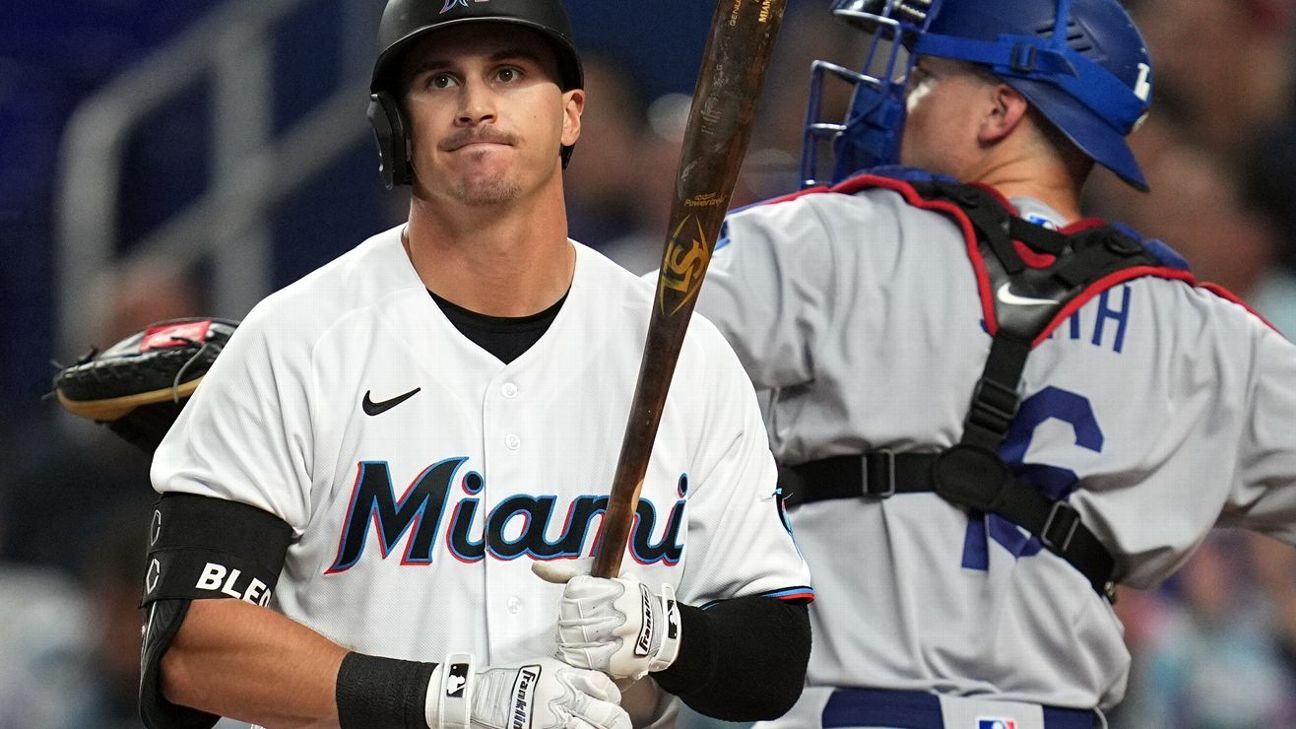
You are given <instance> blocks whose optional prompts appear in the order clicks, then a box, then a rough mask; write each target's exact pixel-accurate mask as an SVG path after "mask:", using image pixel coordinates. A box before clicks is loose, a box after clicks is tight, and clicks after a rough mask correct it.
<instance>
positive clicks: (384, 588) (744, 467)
mask: <svg viewBox="0 0 1296 729" xmlns="http://www.w3.org/2000/svg"><path fill="white" fill-rule="evenodd" d="M380 48H382V52H381V54H380V55H379V57H378V59H377V62H376V64H375V66H374V73H373V82H372V92H373V97H372V103H371V106H370V118H371V121H372V122H373V126H374V128H375V130H376V133H377V137H378V143H379V148H380V152H381V156H382V171H383V173H384V175H385V177H386V181H387V183H388V184H389V186H391V185H403V184H408V185H410V186H411V187H412V199H411V205H410V214H409V220H408V223H406V224H403V225H401V226H399V227H397V228H394V229H392V230H389V231H387V232H384V233H380V234H378V235H376V236H374V237H372V238H370V239H369V240H366V241H364V242H363V243H361V244H360V245H359V246H357V247H356V248H354V249H353V250H351V251H350V252H348V253H346V254H345V255H343V256H341V257H340V258H338V259H337V260H335V261H333V262H331V263H329V264H328V265H326V266H324V267H323V268H321V269H319V270H317V271H315V272H314V273H312V274H311V275H309V276H307V277H306V278H304V279H303V280H301V281H299V282H297V283H295V284H293V285H291V286H289V287H287V288H285V289H284V290H282V291H279V292H277V293H275V294H274V295H272V296H270V297H269V298H267V299H265V300H264V301H262V302H261V303H260V304H258V305H257V306H256V307H255V308H254V309H253V310H252V312H251V313H250V314H249V315H248V316H247V317H246V318H245V319H244V320H243V321H242V323H241V324H240V325H239V327H238V329H237V331H236V332H234V334H233V335H232V336H231V337H230V339H229V341H228V342H227V343H226V344H225V346H224V349H223V351H222V352H221V354H220V356H219V358H218V359H216V360H215V362H214V364H213V365H212V367H211V369H210V370H209V371H208V372H207V373H206V375H205V376H204V378H203V381H202V383H201V385H200V386H198V387H197V389H196V391H195V394H194V395H193V397H192V399H191V400H190V401H189V403H188V404H187V405H186V406H185V407H184V409H183V411H182V412H181V414H180V416H179V418H178V420H177V421H176V423H175V425H174V426H173V427H172V428H171V429H170V431H169V432H168V433H167V435H166V437H165V438H164V439H163V441H162V443H161V444H160V446H159V447H158V450H157V452H156V456H155V459H154V462H153V470H152V478H153V483H154V486H155V488H156V489H157V491H159V492H160V493H161V498H160V500H159V502H158V506H157V509H156V511H155V513H154V514H153V528H152V530H151V533H150V550H149V555H148V560H149V571H148V578H147V583H146V585H145V588H146V594H145V597H144V604H145V607H146V608H147V626H146V635H145V639H144V647H143V668H144V671H143V673H144V675H143V681H142V686H141V704H142V713H143V716H144V718H145V723H146V724H147V725H148V726H150V727H208V726H211V725H212V724H213V723H214V722H215V721H216V719H217V717H218V716H229V717H234V718H237V719H241V720H244V721H249V722H253V723H256V724H259V725H262V726H265V727H342V728H343V729H469V728H473V729H503V728H504V727H527V728H528V729H590V728H591V727H605V728H608V729H627V728H628V727H630V726H631V718H630V717H629V716H628V714H627V711H626V710H625V709H623V708H622V707H621V706H619V705H618V703H619V701H620V698H621V694H620V692H619V690H618V683H616V682H619V684H620V685H621V686H622V687H625V686H627V685H630V682H631V681H633V680H636V679H639V680H640V683H638V684H635V685H636V686H637V687H638V688H639V689H642V688H643V687H644V686H647V687H648V688H649V689H651V692H650V694H649V696H650V698H651V699H652V700H650V701H649V702H648V704H649V706H648V710H647V711H645V712H644V714H645V716H644V718H643V720H642V721H641V722H639V724H640V725H648V724H649V723H651V725H652V726H655V727H669V726H672V725H673V723H674V721H673V713H674V711H675V708H674V701H673V698H672V697H673V696H674V697H679V698H682V699H683V701H685V702H687V703H688V704H690V705H691V706H693V707H694V708H695V709H697V710H698V711H701V712H703V713H706V714H710V715H713V716H717V717H720V718H728V719H737V720H753V719H759V718H772V717H776V716H778V715H780V714H782V713H783V712H784V711H786V710H787V709H788V708H789V707H791V706H792V704H793V703H794V701H795V700H796V697H797V696H798V695H799V693H800V690H801V687H802V685H803V682H804V675H805V674H804V672H805V665H806V661H807V659H808V656H809V647H810V633H809V618H808V615H807V603H808V602H809V601H810V600H811V599H812V597H813V593H812V591H811V590H810V588H809V587H808V584H809V575H808V573H807V569H806V566H805V564H804V562H803V561H802V558H801V556H800V555H799V553H798V552H797V550H796V547H795V545H794V544H793V542H792V538H791V535H790V533H789V531H788V529H787V527H786V524H785V522H784V521H783V519H782V514H781V512H780V503H779V500H778V499H777V498H775V492H776V478H777V470H776V466H775V462H774V459H773V456H772V454H771V452H770V449H769V444H768V436H767V434H766V433H765V430H764V427H763V423H762V419H761V415H760V411H759V407H758V405H757V402H756V396H755V392H754V390H753V388H752V386H751V383H750V381H749V379H748V378H747V377H746V376H745V374H744V372H743V370H742V367H741V364H740V363H739V361H738V359H737V357H736V356H735V355H734V353H733V351H732V350H731V349H730V347H729V345H728V344H726V343H725V341H724V339H723V338H722V337H721V335H720V334H719V332H718V331H716V330H715V328H714V327H713V326H711V325H710V324H708V323H706V322H704V321H696V322H694V324H693V327H692V328H691V330H690V333H689V335H688V339H687V340H686V341H685V343H684V349H683V353H682V355H681V357H680V360H679V364H678V370H677V372H676V374H675V381H674V388H673V389H672V391H671V395H670V398H669V400H668V401H667V403H666V405H665V409H664V413H663V416H662V427H661V431H660V435H659V436H658V438H657V441H656V448H655V450H654V451H653V456H652V460H651V463H650V465H649V469H648V473H647V477H646V481H645V483H644V486H643V492H642V499H641V501H640V502H639V505H638V509H637V512H636V515H637V518H636V520H635V525H634V528H633V530H632V533H631V538H630V541H629V544H627V545H625V549H626V550H627V559H626V560H625V564H627V565H629V567H628V568H627V569H625V570H624V571H623V573H622V574H621V576H620V577H618V578H615V579H595V578H592V577H588V576H587V575H584V574H581V572H582V570H581V567H582V566H583V565H585V564H586V563H587V561H588V557H589V555H590V554H592V552H593V551H594V548H595V545H596V544H597V542H598V540H599V535H600V528H601V527H600V525H601V521H600V520H601V518H602V516H601V515H602V513H603V511H604V509H605V508H606V505H607V498H608V497H607V490H608V485H609V483H610V481H611V479H612V475H613V470H614V468H615V465H616V453H617V448H618V445H619V440H620V434H621V430H622V428H623V426H624V424H625V422H626V419H627V412H628V409H629V405H630V402H631V399H632V395H633V391H634V387H635V381H636V376H637V374H638V368H639V361H640V354H641V352H642V347H643V343H644V338H645V331H646V328H647V324H648V320H649V312H650V307H651V305H652V300H653V293H654V292H653V288H652V286H651V285H645V284H644V283H643V282H642V281H640V280H639V279H638V278H637V277H635V276H633V275H631V274H629V273H627V272H625V271H624V270H623V269H621V268H619V267H618V266H616V265H615V264H613V263H612V262H610V261H608V260H607V259H605V258H603V257H602V256H601V255H599V254H598V253H596V252H594V251H593V250H591V249H590V248H587V247H585V246H583V245H581V244H579V243H577V242H575V241H572V240H570V239H569V238H568V237H567V221H566V216H565V211H564V200H563V185H562V167H563V163H564V162H565V160H566V159H567V157H568V155H570V154H571V152H572V147H573V145H574V144H575V143H576V141H577V139H578V137H579V135H580V123H581V111H582V108H583V106H584V103H585V92H584V91H583V84H582V71H581V64H580V60H579V58H578V56H577V53H576V50H575V47H574V46H573V43H572V36H571V29H570V23H569V19H568V16H567V14H566V11H565V10H564V8H563V6H562V4H561V2H559V0H474V1H473V2H467V1H466V0H449V1H447V0H389V2H388V3H387V6H386V9H385V11H384V13H383V17H382V22H381V27H380ZM536 564H540V565H547V566H548V569H541V570H539V571H540V572H543V573H544V575H545V577H546V578H548V579H547V580H546V579H541V577H539V576H537V575H536V574H533V571H532V566H533V565H536ZM564 582H566V584H562V583H564ZM757 636H759V637H758V638H757ZM614 680H615V681H616V682H614ZM654 702H655V703H654Z"/></svg>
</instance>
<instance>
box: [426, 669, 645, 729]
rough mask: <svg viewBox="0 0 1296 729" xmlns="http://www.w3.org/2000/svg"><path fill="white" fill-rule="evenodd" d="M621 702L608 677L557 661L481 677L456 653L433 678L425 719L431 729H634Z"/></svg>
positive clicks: (483, 673) (486, 671)
mask: <svg viewBox="0 0 1296 729" xmlns="http://www.w3.org/2000/svg"><path fill="white" fill-rule="evenodd" d="M620 701H621V692H620V691H619V690H617V687H616V684H614V683H612V681H611V679H609V678H608V677H607V676H604V675H603V674H601V673H598V672H596V671H587V670H585V669H581V668H573V667H572V666H569V665H567V664H565V663H562V662H560V661H556V660H554V659H553V658H536V659H534V660H530V661H526V662H525V663H524V664H521V665H516V666H487V667H486V668H484V669H482V670H480V671H476V670H475V669H474V666H473V657H472V656H471V655H469V654H466V653H452V654H450V655H448V656H446V658H445V660H444V661H442V662H441V663H440V664H439V665H438V666H437V667H436V669H435V670H434V671H433V672H432V679H431V681H429V684H428V694H427V705H426V710H425V714H426V717H425V718H426V719H427V724H428V726H429V727H431V729H511V728H512V727H528V729H630V716H629V715H628V714H626V712H625V711H624V710H623V709H622V708H621V707H620V706H618V705H617V704H618V703H619V702H620Z"/></svg>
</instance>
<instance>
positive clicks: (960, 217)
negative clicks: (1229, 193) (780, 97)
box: [763, 175, 1278, 347]
mask: <svg viewBox="0 0 1296 729" xmlns="http://www.w3.org/2000/svg"><path fill="white" fill-rule="evenodd" d="M974 184H975V185H976V186H977V187H979V188H981V189H983V190H985V191H986V192H988V193H990V194H991V195H992V196H994V198H995V199H996V200H998V201H999V202H1000V203H1002V204H1003V205H1004V207H1005V209H1007V210H1013V211H1015V210H1016V209H1017V208H1016V207H1015V206H1014V205H1013V204H1012V203H1010V202H1009V201H1008V199H1007V198H1005V197H1004V196H1003V195H1002V194H1000V192H999V191H998V190H996V189H995V188H993V187H990V186H989V185H985V184H981V183H974ZM874 187H880V188H882V189H885V190H890V191H892V192H895V193H898V194H899V195H900V196H901V197H903V198H904V199H905V202H907V203H908V204H909V205H911V206H913V207H916V208H919V209H921V210H934V211H937V212H942V213H946V214H948V215H949V216H950V217H952V218H953V219H954V222H955V223H957V224H958V226H959V228H960V229H961V230H962V232H963V239H964V241H966V246H965V247H966V250H967V254H968V260H969V261H970V262H971V263H972V268H973V271H974V272H975V274H976V279H977V291H978V293H979V296H980V299H981V313H982V316H983V317H984V318H985V322H986V329H987V330H988V331H989V333H990V336H992V337H993V336H995V335H996V334H998V332H999V321H998V319H997V318H996V317H995V312H994V295H993V293H992V292H991V291H990V274H989V273H988V272H987V271H986V267H985V262H984V261H983V260H982V258H981V252H980V248H979V244H978V241H977V236H976V229H975V228H974V227H973V226H972V221H971V220H970V219H969V218H968V216H967V213H965V212H963V209H962V208H960V207H959V206H958V205H956V204H954V203H951V202H948V201H944V200H928V199H926V198H924V197H923V196H922V195H920V194H918V191H917V190H915V189H914V187H913V185H912V184H910V183H908V182H906V181H904V180H898V179H895V178H893V177H881V176H879V175H858V176H856V177H852V178H850V179H848V180H843V181H842V182H839V183H838V184H836V185H833V186H832V187H826V186H823V185H820V186H818V187H810V188H806V189H805V190H800V191H797V192H793V193H790V194H787V195H783V196H782V197H776V198H773V199H770V200H767V201H766V202H765V203H763V204H766V205H772V204H774V203H781V202H790V201H792V200H796V199H797V198H800V197H803V196H806V195H815V194H819V193H824V192H837V193H842V194H844V195H851V194H854V193H857V192H860V191H861V190H867V189H869V188H874ZM1104 225H1107V221H1105V220H1103V219H1102V218H1094V217H1089V218H1082V219H1080V220H1077V221H1075V222H1074V223H1070V224H1068V225H1066V226H1064V227H1062V228H1060V229H1059V230H1058V232H1059V233H1061V234H1062V235H1074V234H1076V233H1080V232H1082V231H1085V230H1089V229H1090V228H1098V227H1102V226H1104ZM1013 246H1014V248H1016V249H1017V250H1018V253H1019V254H1021V255H1022V260H1024V261H1025V262H1026V264H1027V265H1030V266H1037V264H1042V265H1043V266H1048V265H1051V264H1052V262H1053V260H1052V259H1053V258H1054V257H1053V256H1051V255H1048V254H1045V253H1038V252H1036V251H1032V250H1030V249H1029V248H1027V247H1026V246H1025V245H1024V244H1022V243H1020V242H1019V241H1013ZM1032 259H1034V260H1032ZM1045 259H1049V260H1048V261H1047V262H1044V260H1045ZM1142 277H1153V278H1161V279H1166V280H1170V281H1182V282H1184V283H1186V284H1188V285H1189V286H1193V287H1195V288H1199V289H1202V290H1204V291H1208V292H1210V293H1212V294H1214V295H1216V296H1218V297H1220V298H1221V299H1224V300H1225V301H1230V302H1232V303H1234V304H1237V305H1238V306H1241V307H1242V308H1243V309H1246V310H1247V311H1248V312H1250V313H1251V314H1252V315H1253V316H1255V317H1256V318H1257V319H1259V320H1260V321H1261V322H1263V323H1264V324H1265V326H1267V327H1269V328H1270V329H1273V330H1274V331H1278V328H1277V327H1275V326H1274V325H1273V324H1272V323H1270V322H1269V320H1267V319H1265V318H1264V317H1263V316H1261V315H1260V313H1259V312H1257V311H1256V310H1255V309H1253V308H1251V306H1250V305H1248V304H1247V303H1246V302H1245V301H1243V300H1242V298H1241V297H1239V296H1238V295H1237V294H1234V293H1233V292H1231V291H1229V290H1228V289H1226V288H1224V287H1223V286H1220V285H1218V284H1213V283H1199V282H1198V281H1197V278H1196V277H1195V276H1193V274H1192V272H1191V271H1184V270H1181V269H1178V268H1172V267H1170V266H1135V267H1133V268H1126V269H1123V270H1120V271H1117V272H1116V273H1113V274H1111V275H1109V276H1106V277H1104V278H1101V279H1099V280H1097V281H1095V282H1093V283H1092V284H1090V285H1089V286H1088V287H1086V288H1085V290H1084V291H1082V292H1080V293H1079V294H1078V295H1076V296H1075V297H1074V298H1072V299H1071V300H1070V301H1068V302H1067V303H1066V305H1065V306H1063V307H1062V309H1061V310H1060V311H1059V312H1058V313H1057V315H1056V316H1054V317H1053V319H1052V321H1050V322H1049V324H1048V326H1046V327H1044V331H1043V332H1041V333H1040V335H1039V336H1038V337H1036V338H1035V341H1033V342H1031V346H1032V347H1035V346H1037V345H1038V344H1039V343H1040V342H1042V341H1044V340H1045V339H1047V338H1048V337H1049V335H1050V334H1052V333H1053V330H1054V329H1057V327H1058V326H1059V325H1061V324H1062V322H1064V321H1066V319H1067V318H1068V317H1070V316H1071V315H1072V314H1074V313H1076V312H1077V311H1079V309H1080V307H1082V306H1084V305H1085V304H1087V303H1089V301H1090V300H1092V299H1093V298H1094V297H1095V296H1097V295H1099V294H1101V293H1102V292H1103V291H1106V290H1107V289H1110V288H1112V287H1114V286H1116V285H1117V284H1120V283H1124V282H1126V281H1129V280H1132V279H1135V278H1142Z"/></svg>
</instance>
